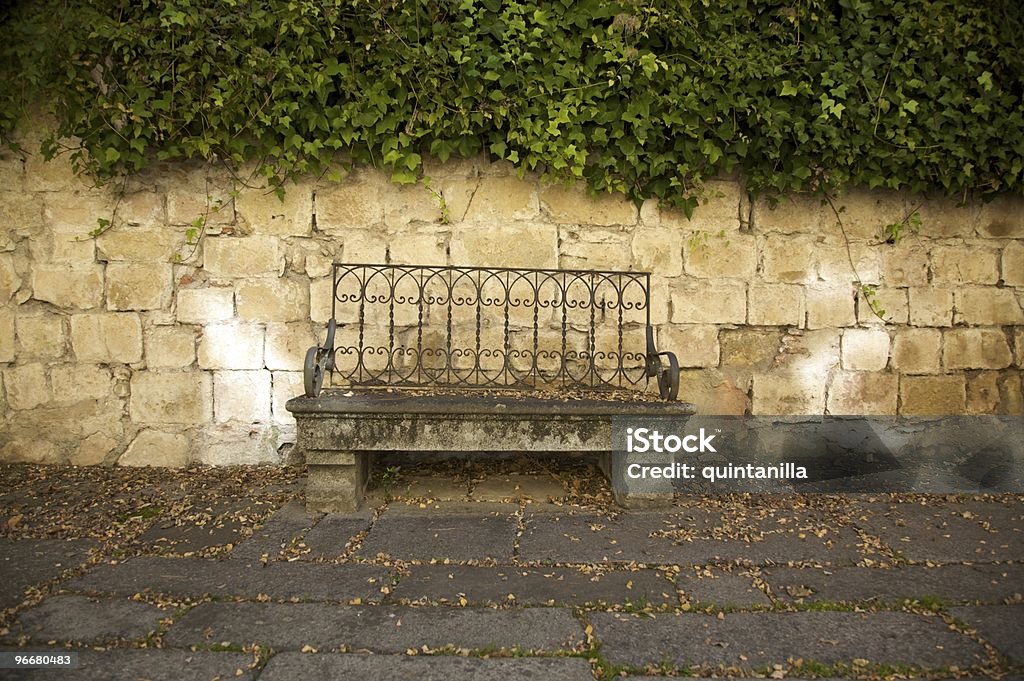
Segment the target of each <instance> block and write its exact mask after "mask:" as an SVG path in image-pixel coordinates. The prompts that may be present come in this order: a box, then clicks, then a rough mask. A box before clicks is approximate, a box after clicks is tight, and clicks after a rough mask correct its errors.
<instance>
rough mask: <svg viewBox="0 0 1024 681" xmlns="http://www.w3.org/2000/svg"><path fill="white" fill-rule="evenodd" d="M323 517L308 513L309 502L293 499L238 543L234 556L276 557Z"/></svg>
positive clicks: (236, 558)
mask: <svg viewBox="0 0 1024 681" xmlns="http://www.w3.org/2000/svg"><path fill="white" fill-rule="evenodd" d="M321 517H323V514H321V513H314V514H309V513H306V506H305V504H304V503H302V501H299V500H294V501H291V502H289V503H288V504H285V505H284V506H282V507H281V508H279V509H278V510H277V512H275V513H274V515H272V516H270V517H269V518H267V521H266V522H265V523H263V525H262V526H261V527H260V528H259V529H258V530H256V531H255V532H254V533H253V535H252V536H251V537H249V538H248V539H245V540H243V541H242V542H241V543H239V544H238V546H236V547H235V548H234V549H233V550H232V551H231V558H233V559H235V560H247V561H258V560H260V557H261V556H264V555H266V556H268V557H269V558H270V559H273V558H274V557H275V556H276V555H277V554H278V552H280V551H281V549H283V548H286V547H287V546H288V545H289V544H291V542H292V541H293V540H296V539H298V538H299V537H300V536H301V535H302V533H303V532H305V531H306V530H308V529H309V528H311V527H313V526H314V525H316V524H317V521H318V520H320V518H321Z"/></svg>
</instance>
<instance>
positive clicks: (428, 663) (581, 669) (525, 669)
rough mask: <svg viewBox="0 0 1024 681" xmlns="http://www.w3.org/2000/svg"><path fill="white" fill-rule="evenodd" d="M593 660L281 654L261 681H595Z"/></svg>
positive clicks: (269, 666)
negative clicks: (348, 680) (301, 680)
mask: <svg viewBox="0 0 1024 681" xmlns="http://www.w3.org/2000/svg"><path fill="white" fill-rule="evenodd" d="M593 678H594V676H593V674H591V671H590V664H589V663H587V661H586V660H581V659H579V658H537V657H535V658H490V659H481V658H474V657H453V656H449V655H429V656H426V655H417V656H415V657H412V656H407V655H360V654H338V653H335V654H327V655H324V654H319V655H309V654H303V653H280V654H278V655H274V656H273V657H272V658H270V662H268V663H267V666H266V667H265V668H264V669H263V672H262V673H261V674H260V681H292V679H304V680H307V681H317V680H319V679H322V680H323V681H334V679H362V680H364V681H402V680H403V679H407V680H408V681H453V680H456V679H473V680H474V681H509V680H510V679H543V680H544V681H593Z"/></svg>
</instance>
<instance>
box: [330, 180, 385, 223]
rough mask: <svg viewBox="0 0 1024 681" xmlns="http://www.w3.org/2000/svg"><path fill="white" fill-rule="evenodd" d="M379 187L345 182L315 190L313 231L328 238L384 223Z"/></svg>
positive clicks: (378, 184) (364, 182)
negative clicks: (314, 223)
mask: <svg viewBox="0 0 1024 681" xmlns="http://www.w3.org/2000/svg"><path fill="white" fill-rule="evenodd" d="M380 187H381V185H380V183H379V182H374V181H372V180H370V181H355V182H350V181H347V180H346V182H344V183H343V184H332V185H329V186H326V187H320V188H318V189H317V190H316V198H315V204H316V228H317V230H318V231H320V232H323V233H324V234H329V235H331V236H344V235H345V233H346V232H347V231H348V230H350V229H366V228H367V227H373V226H375V225H379V224H381V223H382V222H384V202H383V200H382V197H381V190H380Z"/></svg>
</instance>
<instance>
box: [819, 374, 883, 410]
mask: <svg viewBox="0 0 1024 681" xmlns="http://www.w3.org/2000/svg"><path fill="white" fill-rule="evenodd" d="M898 386H899V377H898V376H897V375H896V374H884V373H875V372H871V371H843V372H836V373H835V374H833V376H832V384H831V385H830V386H829V389H828V405H827V406H828V413H829V414H849V415H854V414H864V415H867V414H871V415H894V414H896V397H897V395H898V394H899V390H898Z"/></svg>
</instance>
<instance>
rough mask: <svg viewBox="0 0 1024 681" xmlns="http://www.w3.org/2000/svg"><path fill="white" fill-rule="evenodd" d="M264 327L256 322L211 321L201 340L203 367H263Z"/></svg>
mask: <svg viewBox="0 0 1024 681" xmlns="http://www.w3.org/2000/svg"><path fill="white" fill-rule="evenodd" d="M264 336H265V329H264V328H263V326H260V325H257V324H244V323H228V324H209V325H207V326H205V327H203V336H202V338H200V340H199V366H200V367H201V368H203V369H235V370H239V369H262V368H263V342H264Z"/></svg>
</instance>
